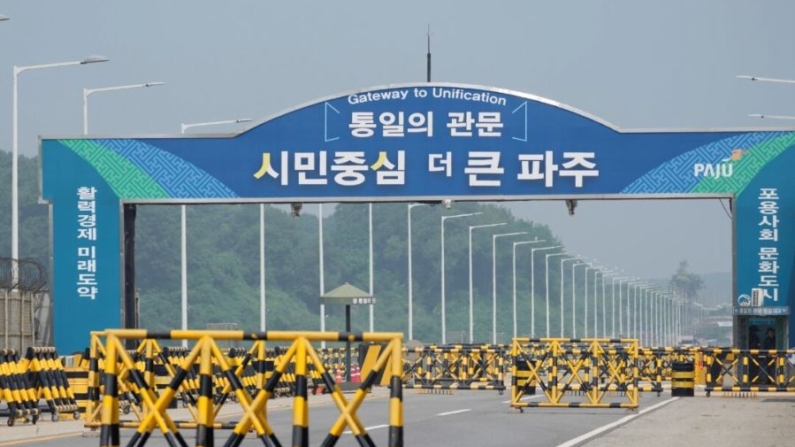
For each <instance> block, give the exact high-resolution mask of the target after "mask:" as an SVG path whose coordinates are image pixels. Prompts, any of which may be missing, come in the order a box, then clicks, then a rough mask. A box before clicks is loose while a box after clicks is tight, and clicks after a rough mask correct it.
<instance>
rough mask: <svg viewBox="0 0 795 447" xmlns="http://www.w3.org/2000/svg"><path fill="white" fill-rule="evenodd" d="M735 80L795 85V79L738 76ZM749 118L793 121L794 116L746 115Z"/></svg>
mask: <svg viewBox="0 0 795 447" xmlns="http://www.w3.org/2000/svg"><path fill="white" fill-rule="evenodd" d="M737 79H746V80H749V81H760V82H772V83H777V84H795V79H781V78H764V77H760V76H748V75H740V76H737ZM748 116H749V117H751V118H769V119H778V120H795V116H789V115H762V114H760V113H751V114H749V115H748Z"/></svg>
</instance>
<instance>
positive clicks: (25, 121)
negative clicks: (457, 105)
mask: <svg viewBox="0 0 795 447" xmlns="http://www.w3.org/2000/svg"><path fill="white" fill-rule="evenodd" d="M492 4H493V5H494V6H490V7H489V8H488V9H485V8H484V5H485V3H483V2H482V1H471V0H457V1H433V2H428V1H417V0H409V1H403V2H399V3H394V2H372V1H347V2H321V1H294V2H265V1H255V0H246V1H242V0H238V1H229V2H217V1H216V2H210V1H207V0H191V1H187V0H170V1H167V2H164V1H153V0H138V1H135V2H108V1H101V0H91V1H87V0H73V1H69V2H65V1H62V0H50V1H41V0H39V1H34V0H25V1H0V14H5V15H7V16H10V17H11V20H10V21H7V22H0V42H2V45H0V104H6V106H0V147H3V148H5V149H10V146H11V84H12V66H14V65H31V64H40V63H50V62H59V61H68V60H75V59H82V58H84V57H86V56H88V55H92V54H101V55H104V56H107V57H109V58H110V59H111V60H112V61H111V62H109V63H103V64H96V65H89V66H81V67H79V68H77V67H70V68H62V69H57V70H42V71H37V72H28V73H24V74H23V75H22V76H21V78H20V148H21V151H22V153H23V154H33V153H35V151H36V142H37V137H38V135H42V134H43V135H48V136H51V135H63V134H67V135H76V134H79V133H80V132H81V130H82V112H81V110H82V109H81V107H82V104H81V97H82V96H81V95H82V93H81V92H82V88H84V87H88V88H96V87H105V86H111V85H121V84H129V83H139V82H147V81H164V82H166V85H165V86H162V87H156V88H153V89H149V90H139V91H127V92H114V93H104V94H97V95H95V96H93V97H92V99H91V103H90V106H91V109H90V117H91V118H90V124H91V129H92V133H96V134H117V133H124V134H160V133H177V132H178V131H179V125H180V123H181V122H187V123H190V122H197V121H214V120H222V119H230V118H239V117H247V118H253V119H255V120H257V119H261V118H264V117H266V116H269V115H271V114H274V113H276V112H278V111H279V110H282V109H285V108H288V107H290V106H293V105H295V104H298V103H302V102H305V101H308V100H311V99H313V98H316V97H320V96H325V95H328V94H333V93H336V92H342V91H347V90H351V89H358V88H362V87H366V86H372V85H382V84H389V83H398V82H408V81H421V80H424V78H425V39H426V37H425V31H426V27H427V25H428V23H430V24H431V28H432V32H433V41H432V45H433V78H434V80H435V81H450V82H464V83H472V84H483V85H490V86H497V87H503V88H509V89H513V90H518V91H524V92H528V93H533V94H537V95H540V96H543V97H547V98H550V99H554V100H557V101H560V102H563V103H566V104H570V105H572V106H575V107H577V108H580V109H582V110H585V111H587V112H589V113H592V114H595V115H597V116H600V117H602V118H604V119H606V120H608V121H610V122H612V123H615V124H617V125H619V126H620V127H623V128H682V127H685V128H712V127H735V126H742V127H747V126H756V125H771V126H772V125H781V124H782V122H772V121H770V122H766V121H760V120H758V119H752V118H748V117H747V116H746V115H747V114H749V113H765V114H781V115H787V114H795V106H794V105H793V104H795V101H793V100H794V99H795V86H788V85H780V84H779V85H777V84H762V83H751V82H748V81H741V80H737V79H736V78H735V76H736V75H739V74H755V75H762V76H769V77H784V78H787V77H795V58H793V57H792V42H795V28H794V27H792V18H793V17H795V2H793V1H791V0H780V1H773V0H770V1H761V0H757V1H751V2H749V1H739V0H700V1H698V2H695V1H692V0H676V1H673V0H669V1H665V2H650V1H637V0H609V1H608V0H604V1H556V2H550V1H544V2H541V1H502V2H493V3H492ZM2 86H6V87H5V88H2ZM233 129H234V127H219V128H215V129H213V130H217V131H229V130H233ZM309 208H311V207H309ZM517 209H519V210H520V214H521V215H522V216H523V217H526V218H529V219H532V220H536V221H539V222H543V223H548V224H550V225H552V226H553V228H554V231H555V232H556V233H558V234H560V235H561V236H562V238H563V239H564V241H565V242H566V244H567V245H568V246H569V248H570V249H571V250H572V251H574V252H576V253H580V254H582V255H585V256H588V257H591V258H596V259H597V260H600V261H602V260H604V262H605V263H606V264H608V265H616V266H619V267H620V268H625V269H627V270H629V271H630V272H631V273H632V274H637V275H641V276H649V277H659V276H666V275H668V274H670V273H671V272H672V271H673V269H675V267H676V265H677V263H678V261H679V260H681V259H688V260H689V261H690V263H691V266H692V269H693V271H695V272H697V273H708V272H713V271H728V270H730V268H731V249H730V240H731V239H730V235H731V226H730V225H729V220H728V219H727V217H726V215H725V212H724V210H723V209H722V208H721V206H720V204H719V203H718V202H717V201H710V202H702V201H688V202H684V201H682V202H634V201H633V202H611V203H602V202H599V203H596V202H581V203H580V206H579V208H578V210H577V215H575V216H574V217H570V216H568V214H567V213H566V209H565V207H564V205H563V204H562V203H550V202H543V203H541V202H534V203H529V204H522V205H519V206H518V208H517ZM308 211H310V210H308Z"/></svg>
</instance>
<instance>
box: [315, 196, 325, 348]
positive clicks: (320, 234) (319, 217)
mask: <svg viewBox="0 0 795 447" xmlns="http://www.w3.org/2000/svg"><path fill="white" fill-rule="evenodd" d="M317 248H318V264H319V265H318V276H319V277H320V278H319V280H318V281H319V284H320V296H323V295H325V294H326V283H325V276H326V275H325V270H324V265H323V204H322V203H318V204H317ZM325 331H326V305H325V304H323V303H321V304H320V332H325ZM320 346H321V347H322V348H323V349H325V348H326V342H325V341H323V342H321V343H320Z"/></svg>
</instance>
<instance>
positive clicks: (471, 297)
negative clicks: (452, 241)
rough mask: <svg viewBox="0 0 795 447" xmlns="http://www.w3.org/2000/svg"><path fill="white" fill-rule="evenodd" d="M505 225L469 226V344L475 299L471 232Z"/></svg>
mask: <svg viewBox="0 0 795 447" xmlns="http://www.w3.org/2000/svg"><path fill="white" fill-rule="evenodd" d="M502 225H507V223H506V222H500V223H494V224H485V225H470V226H469V342H470V343H474V342H475V311H474V307H475V306H474V305H475V298H474V287H473V285H472V277H473V275H472V231H473V230H477V229H478V228H491V227H499V226H502Z"/></svg>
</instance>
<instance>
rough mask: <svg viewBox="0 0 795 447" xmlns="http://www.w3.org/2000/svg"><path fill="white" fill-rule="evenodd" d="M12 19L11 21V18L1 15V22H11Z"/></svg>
mask: <svg viewBox="0 0 795 447" xmlns="http://www.w3.org/2000/svg"><path fill="white" fill-rule="evenodd" d="M10 19H11V18H10V17H8V16H4V15H3V14H0V22H5V21H6V20H10Z"/></svg>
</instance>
